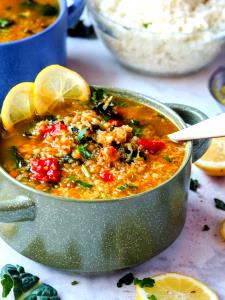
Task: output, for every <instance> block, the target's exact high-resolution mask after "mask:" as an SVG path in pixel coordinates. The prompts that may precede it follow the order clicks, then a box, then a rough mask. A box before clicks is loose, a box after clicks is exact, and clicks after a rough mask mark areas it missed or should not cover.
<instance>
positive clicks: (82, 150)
mask: <svg viewBox="0 0 225 300" xmlns="http://www.w3.org/2000/svg"><path fill="white" fill-rule="evenodd" d="M87 146H88V145H87V144H85V145H81V146H79V147H78V151H79V152H80V154H81V155H82V156H83V157H84V158H86V159H91V158H92V153H91V152H89V151H88V150H87Z"/></svg>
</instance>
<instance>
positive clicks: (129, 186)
mask: <svg viewBox="0 0 225 300" xmlns="http://www.w3.org/2000/svg"><path fill="white" fill-rule="evenodd" d="M127 188H130V189H137V188H138V187H137V186H136V185H132V184H128V183H124V184H123V185H121V186H119V187H118V188H117V189H118V190H119V191H123V190H125V189H127Z"/></svg>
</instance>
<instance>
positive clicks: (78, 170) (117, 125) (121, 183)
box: [0, 92, 186, 200]
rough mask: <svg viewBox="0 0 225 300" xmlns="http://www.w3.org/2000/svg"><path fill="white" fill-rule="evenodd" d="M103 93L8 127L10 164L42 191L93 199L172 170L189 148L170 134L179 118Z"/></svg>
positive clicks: (145, 185) (5, 149)
mask: <svg viewBox="0 0 225 300" xmlns="http://www.w3.org/2000/svg"><path fill="white" fill-rule="evenodd" d="M99 94H100V93H99V92H98V93H96V92H94V93H93V95H92V100H91V101H90V102H88V103H82V102H79V101H74V102H71V103H69V104H67V105H64V106H63V108H62V107H61V108H58V109H56V110H55V111H54V114H53V115H49V116H46V117H43V118H42V119H37V120H33V121H32V122H29V123H23V124H20V126H17V127H16V128H15V130H14V131H13V132H11V133H7V134H5V135H4V136H3V137H2V141H1V148H0V157H1V164H2V166H3V167H4V168H5V170H6V171H7V172H8V173H9V174H10V175H11V176H12V177H14V178H16V179H17V180H19V181H21V182H22V183H24V184H26V185H29V186H30V187H32V188H35V189H38V190H40V191H43V192H47V193H50V194H53V195H57V196H64V197H69V198H76V199H88V200H91V199H111V198H120V197H124V196H129V195H134V194H138V193H141V192H144V191H147V190H151V189H153V188H155V187H157V186H158V185H160V184H161V183H163V182H164V181H166V180H168V179H169V178H171V177H172V176H173V175H174V174H175V173H176V172H177V170H178V169H179V168H180V166H181V164H182V162H183V159H184V156H185V149H186V145H185V143H179V144H178V143H173V142H171V141H170V140H169V139H168V137H167V135H168V134H169V133H172V132H174V131H177V130H178V129H177V127H176V126H175V125H174V123H172V122H171V121H170V120H169V119H168V118H166V117H165V116H164V115H161V114H160V113H158V112H157V111H155V110H153V109H152V108H150V107H148V106H146V105H143V104H141V103H138V102H135V101H133V100H128V99H124V98H118V97H115V96H112V95H106V94H105V93H103V94H102V96H100V98H99V99H98V97H99ZM96 95H98V97H97V96H96Z"/></svg>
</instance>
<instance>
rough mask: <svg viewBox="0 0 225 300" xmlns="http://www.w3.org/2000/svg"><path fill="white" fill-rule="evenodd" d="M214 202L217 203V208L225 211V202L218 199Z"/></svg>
mask: <svg viewBox="0 0 225 300" xmlns="http://www.w3.org/2000/svg"><path fill="white" fill-rule="evenodd" d="M214 201H215V206H216V208H218V209H221V210H225V202H224V201H222V200H220V199H217V198H215V199H214Z"/></svg>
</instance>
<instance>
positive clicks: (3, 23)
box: [0, 18, 15, 29]
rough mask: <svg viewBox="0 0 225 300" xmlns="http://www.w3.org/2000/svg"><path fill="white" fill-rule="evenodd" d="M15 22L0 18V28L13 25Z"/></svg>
mask: <svg viewBox="0 0 225 300" xmlns="http://www.w3.org/2000/svg"><path fill="white" fill-rule="evenodd" d="M14 23H15V22H14V21H13V20H10V19H6V18H0V29H5V28H8V27H10V26H11V25H13V24H14Z"/></svg>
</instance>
